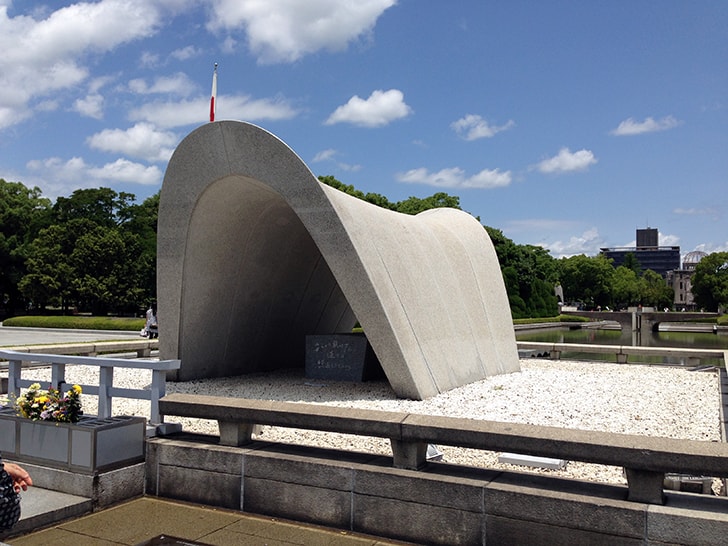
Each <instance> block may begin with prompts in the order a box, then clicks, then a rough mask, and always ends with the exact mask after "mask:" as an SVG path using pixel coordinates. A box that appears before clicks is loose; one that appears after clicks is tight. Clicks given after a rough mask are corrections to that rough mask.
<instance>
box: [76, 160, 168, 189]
mask: <svg viewBox="0 0 728 546" xmlns="http://www.w3.org/2000/svg"><path fill="white" fill-rule="evenodd" d="M88 174H89V176H91V177H93V178H97V179H99V180H106V181H109V182H126V183H130V184H142V185H145V186H151V185H154V184H159V183H160V182H161V181H162V171H161V170H160V169H159V167H157V166H156V165H151V166H146V165H142V164H140V163H134V162H132V161H129V160H128V159H121V158H120V159H117V160H116V161H114V162H113V163H107V164H106V165H104V166H103V167H94V168H91V169H89V171H88Z"/></svg>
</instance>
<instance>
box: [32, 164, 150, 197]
mask: <svg viewBox="0 0 728 546" xmlns="http://www.w3.org/2000/svg"><path fill="white" fill-rule="evenodd" d="M26 167H27V168H28V170H29V171H30V172H31V173H33V174H34V175H35V176H38V177H39V178H40V179H41V180H42V182H41V181H39V182H38V183H37V185H38V186H40V187H42V188H43V190H44V194H46V193H48V194H50V195H66V194H70V193H72V192H73V191H74V190H76V189H78V188H83V187H85V188H90V187H98V186H99V184H100V183H101V184H104V183H106V184H108V183H109V182H125V183H131V184H142V185H155V184H159V183H161V181H162V171H161V170H160V169H159V167H157V166H155V165H152V166H145V165H142V164H140V163H134V162H132V161H129V160H128V159H117V160H116V161H114V162H113V163H107V164H106V165H104V166H102V167H95V166H91V165H88V164H87V163H86V162H85V161H84V160H83V158H80V157H72V158H71V159H69V160H67V161H63V160H62V159H61V158H59V157H50V158H47V159H34V160H31V161H29V162H28V163H27V164H26Z"/></svg>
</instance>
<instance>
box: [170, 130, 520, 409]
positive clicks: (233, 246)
mask: <svg viewBox="0 0 728 546" xmlns="http://www.w3.org/2000/svg"><path fill="white" fill-rule="evenodd" d="M157 292H158V300H159V320H160V325H159V331H160V336H159V337H160V357H161V358H163V359H181V360H182V367H181V369H180V370H179V372H178V373H177V374H176V378H177V379H183V380H187V379H194V378H199V377H213V376H225V375H241V374H244V373H251V372H257V371H264V370H265V371H267V370H272V369H276V368H291V367H302V366H303V365H304V361H305V358H304V357H305V336H306V335H309V334H332V333H340V332H350V331H351V328H352V327H353V326H354V324H355V322H356V321H357V320H358V321H359V322H360V323H361V325H362V326H363V328H364V331H365V333H366V335H367V338H368V340H369V342H370V344H371V346H372V348H373V350H374V352H375V353H376V355H377V358H378V360H379V362H380V363H381V365H382V368H383V369H384V372H385V374H386V375H387V379H388V380H389V382H390V384H391V385H392V388H393V389H394V390H395V392H397V394H398V395H400V396H402V397H408V398H414V399H422V398H427V397H430V396H433V395H435V394H438V393H439V392H443V391H446V390H449V389H452V388H455V387H458V386H461V385H464V384H467V383H470V382H473V381H477V380H480V379H482V378H484V377H486V376H488V375H493V374H497V373H504V372H513V371H518V370H519V369H520V365H519V362H518V353H517V349H516V344H515V334H514V332H513V327H512V320H511V314H510V308H509V305H508V299H507V296H506V292H505V287H504V284H503V279H502V277H501V273H500V267H499V265H498V260H497V257H496V254H495V250H494V248H493V245H492V243H491V241H490V239H489V237H488V235H487V233H486V231H485V230H484V229H483V226H481V225H480V223H479V222H478V221H477V220H475V219H474V218H473V217H472V216H470V215H469V214H466V213H464V212H462V211H457V210H454V209H437V210H433V211H427V212H425V213H422V214H419V215H417V216H409V215H404V214H399V213H395V212H392V211H388V210H385V209H382V208H380V207H376V206H374V205H371V204H369V203H366V202H364V201H362V200H360V199H356V198H354V197H351V196H349V195H346V194H344V193H342V192H340V191H338V190H335V189H333V188H330V187H328V186H325V185H323V184H321V183H320V182H318V180H317V179H316V177H315V176H314V175H313V174H312V173H311V171H309V169H308V168H307V167H306V165H305V164H304V163H303V162H302V161H301V160H300V159H299V158H298V157H297V156H296V155H295V153H294V152H293V151H292V150H291V149H290V148H288V147H287V146H286V145H285V144H284V143H283V142H281V141H280V140H279V139H277V138H276V137H275V136H273V135H271V134H270V133H268V132H266V131H264V130H263V129H260V128H259V127H256V126H254V125H251V124H248V123H242V122H235V121H224V122H216V123H210V124H206V125H203V126H201V127H200V128H198V129H196V130H195V131H193V132H192V133H191V134H190V135H189V136H187V137H186V138H185V139H184V140H183V141H182V142H181V143H180V145H179V146H178V147H177V149H176V151H175V153H174V155H173V157H172V159H171V160H170V162H169V165H168V167H167V172H166V174H165V179H164V183H163V186H162V191H161V197H160V206H159V227H158V246H157Z"/></svg>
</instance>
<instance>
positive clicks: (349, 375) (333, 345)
mask: <svg viewBox="0 0 728 546" xmlns="http://www.w3.org/2000/svg"><path fill="white" fill-rule="evenodd" d="M382 376H383V372H382V368H381V365H380V364H379V361H378V360H377V357H376V356H375V355H374V351H373V350H372V347H371V345H369V341H367V338H366V336H364V335H362V334H329V335H315V336H306V377H308V378H310V379H328V380H331V381H366V380H368V379H376V378H378V377H382Z"/></svg>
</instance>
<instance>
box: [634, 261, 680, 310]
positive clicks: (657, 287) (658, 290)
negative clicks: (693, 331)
mask: <svg viewBox="0 0 728 546" xmlns="http://www.w3.org/2000/svg"><path fill="white" fill-rule="evenodd" d="M640 281H641V287H642V294H641V296H642V304H643V305H649V306H651V307H655V308H657V309H664V308H665V307H667V308H670V307H672V303H673V301H674V298H675V292H674V290H673V289H672V288H671V287H669V286H668V285H667V283H666V282H665V279H663V278H662V275H660V274H659V273H657V272H655V271H652V270H651V269H648V270H647V271H645V272H644V273H643V274H642V278H641V279H640Z"/></svg>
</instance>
